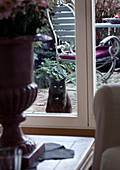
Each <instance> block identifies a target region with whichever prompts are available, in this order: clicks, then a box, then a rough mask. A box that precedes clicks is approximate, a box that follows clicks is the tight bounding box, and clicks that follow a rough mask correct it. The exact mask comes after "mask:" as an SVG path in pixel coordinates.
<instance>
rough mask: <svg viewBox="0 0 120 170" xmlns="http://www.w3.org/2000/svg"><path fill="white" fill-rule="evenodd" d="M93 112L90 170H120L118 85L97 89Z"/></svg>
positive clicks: (119, 93)
mask: <svg viewBox="0 0 120 170" xmlns="http://www.w3.org/2000/svg"><path fill="white" fill-rule="evenodd" d="M93 110H94V114H95V120H96V135H95V153H94V159H93V169H92V170H120V154H119V153H120V84H113V85H104V86H102V87H101V88H100V89H98V90H97V92H96V95H95V97H94V102H93ZM116 147H117V149H116ZM113 167H114V168H113Z"/></svg>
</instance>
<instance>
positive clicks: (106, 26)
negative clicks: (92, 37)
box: [95, 23, 120, 28]
mask: <svg viewBox="0 0 120 170" xmlns="http://www.w3.org/2000/svg"><path fill="white" fill-rule="evenodd" d="M119 27H120V24H111V23H95V28H119Z"/></svg>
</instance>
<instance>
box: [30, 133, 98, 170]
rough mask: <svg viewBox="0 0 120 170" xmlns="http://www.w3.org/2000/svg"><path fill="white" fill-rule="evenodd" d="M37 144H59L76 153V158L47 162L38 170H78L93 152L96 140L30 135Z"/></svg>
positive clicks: (42, 163)
mask: <svg viewBox="0 0 120 170" xmlns="http://www.w3.org/2000/svg"><path fill="white" fill-rule="evenodd" d="M28 137H29V138H31V139H32V140H34V141H35V142H36V144H40V143H41V145H42V144H44V143H49V142H50V143H51V142H52V143H57V144H61V145H64V146H65V148H66V149H72V150H74V152H75V155H74V158H70V159H62V160H45V161H43V162H40V163H39V164H38V165H37V169H38V170H53V169H54V170H73V169H74V170H76V169H80V167H81V166H83V162H84V161H85V160H86V158H87V157H88V156H89V155H90V154H91V152H92V151H93V145H94V140H95V139H94V138H89V137H68V136H43V135H41V136H40V135H28Z"/></svg>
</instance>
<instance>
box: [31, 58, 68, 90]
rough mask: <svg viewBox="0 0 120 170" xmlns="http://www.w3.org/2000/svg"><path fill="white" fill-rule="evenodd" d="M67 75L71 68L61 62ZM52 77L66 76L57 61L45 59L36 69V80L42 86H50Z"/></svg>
mask: <svg viewBox="0 0 120 170" xmlns="http://www.w3.org/2000/svg"><path fill="white" fill-rule="evenodd" d="M60 67H61V68H62V70H63V72H64V74H65V75H67V74H68V73H69V70H68V69H67V67H66V66H65V65H64V64H60ZM50 77H53V78H55V79H62V78H64V77H63V75H62V74H60V71H59V69H58V65H57V62H56V61H54V60H50V59H45V61H44V62H42V64H41V65H40V66H39V68H38V69H37V70H35V71H34V79H35V82H36V83H37V84H38V85H39V87H40V88H47V87H49V83H50Z"/></svg>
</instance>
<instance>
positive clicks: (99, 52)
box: [96, 46, 110, 58]
mask: <svg viewBox="0 0 120 170" xmlns="http://www.w3.org/2000/svg"><path fill="white" fill-rule="evenodd" d="M109 55H110V54H109V46H99V47H97V48H96V58H101V57H105V56H109Z"/></svg>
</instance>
